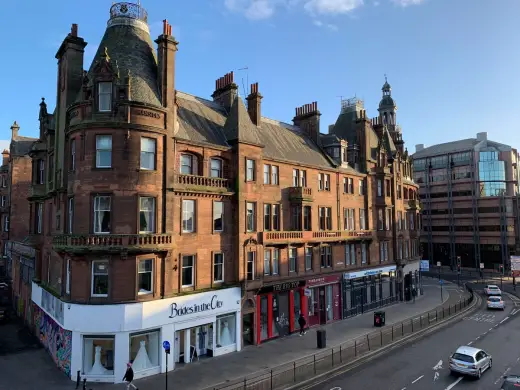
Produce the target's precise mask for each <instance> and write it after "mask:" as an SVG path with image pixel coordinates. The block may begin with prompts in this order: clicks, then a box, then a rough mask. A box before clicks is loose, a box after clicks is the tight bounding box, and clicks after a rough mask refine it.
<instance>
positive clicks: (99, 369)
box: [89, 345, 108, 375]
mask: <svg viewBox="0 0 520 390" xmlns="http://www.w3.org/2000/svg"><path fill="white" fill-rule="evenodd" d="M89 375H108V370H107V369H106V368H105V367H103V365H102V364H101V347H100V346H99V345H98V346H96V354H95V355H94V364H93V365H92V369H91V370H90V372H89Z"/></svg>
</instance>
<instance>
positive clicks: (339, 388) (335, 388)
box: [330, 387, 341, 390]
mask: <svg viewBox="0 0 520 390" xmlns="http://www.w3.org/2000/svg"><path fill="white" fill-rule="evenodd" d="M330 390H341V387H333V388H332V389H330Z"/></svg>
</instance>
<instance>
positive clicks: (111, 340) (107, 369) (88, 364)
mask: <svg viewBox="0 0 520 390" xmlns="http://www.w3.org/2000/svg"><path fill="white" fill-rule="evenodd" d="M114 346H115V337H114V336H92V337H88V336H84V337H83V374H84V375H90V376H107V375H114Z"/></svg>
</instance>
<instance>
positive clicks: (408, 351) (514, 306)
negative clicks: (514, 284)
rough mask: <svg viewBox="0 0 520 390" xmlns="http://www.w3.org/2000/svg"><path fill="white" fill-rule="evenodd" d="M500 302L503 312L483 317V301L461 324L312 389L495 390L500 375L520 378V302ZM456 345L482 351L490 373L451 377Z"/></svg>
mask: <svg viewBox="0 0 520 390" xmlns="http://www.w3.org/2000/svg"><path fill="white" fill-rule="evenodd" d="M504 298H505V300H506V310H504V311H488V310H487V308H486V301H485V299H483V300H482V304H481V306H480V307H479V309H478V310H477V311H474V312H472V313H470V314H469V316H467V317H464V318H463V319H461V320H460V321H457V322H455V323H453V324H451V325H449V326H447V327H445V328H442V329H440V330H439V331H437V332H434V333H432V334H431V335H429V336H427V337H425V338H423V339H420V340H418V341H417V342H414V343H412V344H409V345H406V346H403V347H401V348H399V349H395V350H393V351H390V352H389V353H386V354H384V355H383V356H381V357H379V358H377V359H374V360H372V361H370V362H368V363H366V364H364V365H362V366H360V367H359V368H355V369H352V370H351V371H348V372H346V373H344V374H342V375H340V376H336V377H335V378H332V379H330V380H329V381H328V382H326V383H322V384H319V385H316V386H315V387H313V388H312V389H313V390H346V389H363V388H369V389H374V390H375V389H385V390H386V389H388V390H452V389H453V390H463V389H471V390H479V389H481V390H493V389H500V384H501V379H502V376H503V375H504V373H515V374H520V349H518V343H517V341H518V334H520V319H519V318H520V314H518V313H519V312H520V298H517V297H515V296H513V295H509V294H504ZM461 345H471V346H473V347H476V348H482V349H484V350H485V351H487V352H488V353H489V354H491V355H492V357H493V367H492V369H491V370H487V371H486V372H485V373H484V374H483V375H482V378H481V379H480V380H476V379H472V378H467V377H462V376H453V375H451V374H450V370H449V366H448V360H449V357H450V355H451V354H452V353H453V352H454V351H455V350H456V349H457V347H459V346H461Z"/></svg>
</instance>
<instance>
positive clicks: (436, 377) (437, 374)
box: [433, 371, 439, 382]
mask: <svg viewBox="0 0 520 390" xmlns="http://www.w3.org/2000/svg"><path fill="white" fill-rule="evenodd" d="M437 379H439V373H438V372H437V371H435V375H434V376H433V381H434V382H435V381H436V380H437Z"/></svg>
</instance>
